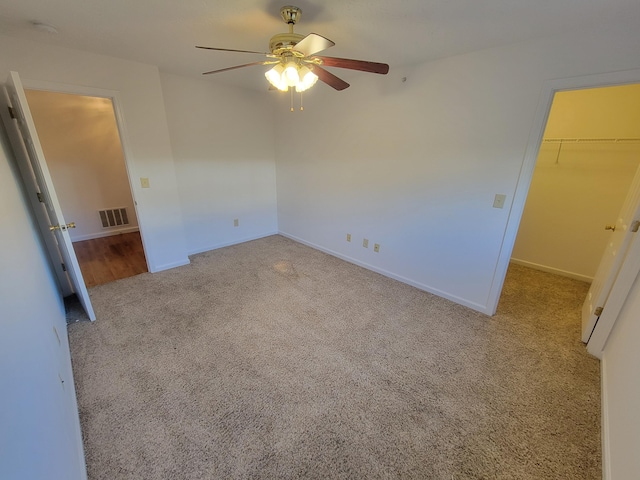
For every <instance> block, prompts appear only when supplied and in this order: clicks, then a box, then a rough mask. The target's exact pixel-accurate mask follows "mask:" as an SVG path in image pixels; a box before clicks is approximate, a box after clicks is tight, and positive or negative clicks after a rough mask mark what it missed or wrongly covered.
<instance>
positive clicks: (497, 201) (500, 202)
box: [493, 193, 507, 208]
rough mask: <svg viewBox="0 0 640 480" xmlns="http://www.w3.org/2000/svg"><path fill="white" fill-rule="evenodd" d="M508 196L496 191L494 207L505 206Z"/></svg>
mask: <svg viewBox="0 0 640 480" xmlns="http://www.w3.org/2000/svg"><path fill="white" fill-rule="evenodd" d="M506 198H507V196H506V195H502V194H501V193H496V196H495V198H494V199H493V208H504V201H505V200H506Z"/></svg>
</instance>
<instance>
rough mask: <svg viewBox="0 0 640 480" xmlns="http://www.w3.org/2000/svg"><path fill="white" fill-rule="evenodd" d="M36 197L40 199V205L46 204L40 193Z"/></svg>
mask: <svg viewBox="0 0 640 480" xmlns="http://www.w3.org/2000/svg"><path fill="white" fill-rule="evenodd" d="M36 196H37V197H38V201H39V202H40V203H44V198H43V197H42V194H41V193H40V192H36Z"/></svg>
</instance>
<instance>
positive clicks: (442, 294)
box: [279, 231, 487, 314]
mask: <svg viewBox="0 0 640 480" xmlns="http://www.w3.org/2000/svg"><path fill="white" fill-rule="evenodd" d="M279 234H280V235H282V236H283V237H287V238H289V239H291V240H294V241H296V242H298V243H302V244H303V245H307V246H308V247H311V248H314V249H316V250H320V251H321V252H324V253H328V254H329V255H331V256H333V257H337V258H339V259H341V260H344V261H346V262H349V263H353V264H354V265H358V266H359V267H362V268H366V269H367V270H371V271H372V272H376V273H379V274H380V275H384V276H385V277H389V278H392V279H394V280H398V281H399V282H402V283H406V284H407V285H411V286H412V287H415V288H417V289H419V290H423V291H425V292H428V293H432V294H434V295H437V296H438V297H442V298H446V299H447V300H451V301H452V302H455V303H457V304H460V305H463V306H465V307H469V308H471V309H473V310H476V311H478V312H480V313H485V314H487V308H486V306H485V305H481V304H479V303H475V302H470V301H469V300H467V299H464V298H462V297H458V296H456V295H451V294H450V293H447V292H445V291H443V290H438V289H437V288H433V287H430V286H429V285H425V284H424V283H420V282H416V281H415V280H411V279H410V278H407V277H403V276H401V275H396V274H395V273H392V272H389V271H388V270H384V269H382V268H378V267H375V266H373V265H371V264H368V263H366V262H361V261H360V260H356V259H355V258H352V257H349V256H347V255H343V254H341V253H338V252H336V251H334V250H330V249H328V248H324V247H321V246H320V245H316V244H315V243H311V242H307V241H306V240H303V239H302V238H299V237H296V236H295V235H291V234H289V233H286V232H283V231H280V232H279Z"/></svg>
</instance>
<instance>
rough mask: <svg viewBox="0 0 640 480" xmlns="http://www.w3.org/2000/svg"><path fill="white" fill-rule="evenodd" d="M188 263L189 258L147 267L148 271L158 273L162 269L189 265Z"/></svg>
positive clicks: (189, 261)
mask: <svg viewBox="0 0 640 480" xmlns="http://www.w3.org/2000/svg"><path fill="white" fill-rule="evenodd" d="M147 263H148V262H147ZM190 263H191V260H189V259H188V258H187V259H186V260H180V261H178V262H171V263H165V264H164V265H158V266H153V267H151V268H149V273H158V272H162V271H164V270H169V269H171V268H176V267H183V266H184V265H189V264H190Z"/></svg>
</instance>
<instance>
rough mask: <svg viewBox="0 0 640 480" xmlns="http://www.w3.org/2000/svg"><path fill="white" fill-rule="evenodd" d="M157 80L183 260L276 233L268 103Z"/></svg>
mask: <svg viewBox="0 0 640 480" xmlns="http://www.w3.org/2000/svg"><path fill="white" fill-rule="evenodd" d="M160 79H161V82H162V90H163V94H164V100H165V108H166V111H167V118H168V122H169V133H170V138H171V145H172V147H173V155H174V158H175V161H176V170H177V174H178V190H179V193H180V201H181V205H182V217H183V220H184V227H185V235H186V238H187V248H188V251H189V253H190V254H192V253H198V252H203V251H206V250H211V249H214V248H218V247H222V246H225V245H230V244H233V243H238V242H242V241H246V240H251V239H255V238H259V237H263V236H266V235H272V234H274V233H277V231H278V221H277V207H276V203H277V198H276V179H275V176H276V167H275V146H274V138H275V130H274V128H273V126H272V125H273V120H272V109H271V103H270V101H269V100H270V99H269V95H268V94H265V92H253V91H247V90H242V89H238V88H234V87H229V86H221V85H214V84H212V82H211V81H210V79H208V80H193V79H187V78H184V77H180V76H177V75H170V74H161V75H160ZM236 219H237V220H238V226H234V220H236Z"/></svg>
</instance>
